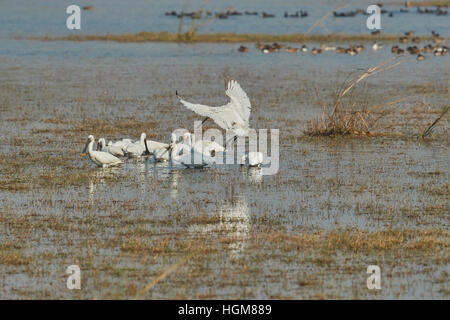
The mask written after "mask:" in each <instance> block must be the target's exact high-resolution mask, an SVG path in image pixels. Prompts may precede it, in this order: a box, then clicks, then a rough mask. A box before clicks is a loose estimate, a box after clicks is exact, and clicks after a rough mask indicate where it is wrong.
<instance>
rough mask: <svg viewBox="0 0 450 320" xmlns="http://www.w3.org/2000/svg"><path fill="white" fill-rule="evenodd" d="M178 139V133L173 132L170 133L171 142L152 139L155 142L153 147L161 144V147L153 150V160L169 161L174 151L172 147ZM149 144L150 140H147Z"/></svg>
mask: <svg viewBox="0 0 450 320" xmlns="http://www.w3.org/2000/svg"><path fill="white" fill-rule="evenodd" d="M176 140H177V136H176V134H175V133H172V134H171V135H170V144H166V143H161V142H156V141H152V142H155V144H153V145H152V148H155V147H157V146H158V145H160V146H161V147H160V148H156V149H153V152H152V153H153V160H154V161H155V162H166V161H169V160H170V156H171V153H172V149H173V148H174V146H175V143H176ZM147 145H148V141H147ZM148 150H150V148H148Z"/></svg>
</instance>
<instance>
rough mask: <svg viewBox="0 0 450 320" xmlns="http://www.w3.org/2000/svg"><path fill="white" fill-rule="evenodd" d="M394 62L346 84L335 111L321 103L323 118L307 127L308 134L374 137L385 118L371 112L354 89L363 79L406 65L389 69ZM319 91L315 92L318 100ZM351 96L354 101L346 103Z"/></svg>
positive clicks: (386, 62) (311, 121)
mask: <svg viewBox="0 0 450 320" xmlns="http://www.w3.org/2000/svg"><path fill="white" fill-rule="evenodd" d="M393 59H396V58H391V59H388V60H385V61H383V62H382V63H380V64H379V65H377V66H375V67H372V68H369V69H367V71H365V72H364V73H363V74H362V75H360V76H359V77H358V78H357V79H355V80H353V81H350V82H349V83H344V85H343V86H342V88H339V89H338V92H337V94H336V97H335V98H334V103H333V105H332V107H330V106H329V105H327V104H326V103H325V102H320V104H321V105H322V115H321V117H320V119H312V120H310V121H309V122H308V123H307V129H306V130H305V133H306V134H307V135H309V136H333V135H340V136H344V135H355V136H367V135H373V134H374V133H373V132H372V130H373V129H374V127H375V124H376V123H377V122H378V120H379V119H380V117H382V116H383V113H381V115H380V114H379V113H375V112H374V111H375V110H374V109H375V108H376V109H378V108H379V107H380V106H376V107H374V108H368V107H367V104H364V103H362V100H363V99H361V97H358V96H356V95H355V94H354V90H353V89H354V87H355V86H356V84H358V83H359V82H360V81H362V80H363V79H365V78H367V77H370V76H372V75H375V74H377V73H379V72H381V71H385V70H388V69H391V68H393V67H395V66H397V65H398V64H400V63H402V62H404V61H406V60H401V61H399V62H396V63H394V64H391V65H388V64H389V63H390V62H391V61H392V60H393ZM317 92H318V91H317V90H316V94H317V98H318V99H319V100H320V98H319V96H318V93H317ZM348 93H352V95H351V99H347V100H345V99H343V98H344V96H346V95H347V94H348Z"/></svg>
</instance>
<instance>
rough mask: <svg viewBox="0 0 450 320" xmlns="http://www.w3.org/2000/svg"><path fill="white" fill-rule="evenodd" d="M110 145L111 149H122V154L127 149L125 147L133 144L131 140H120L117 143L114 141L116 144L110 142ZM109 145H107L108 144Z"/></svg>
mask: <svg viewBox="0 0 450 320" xmlns="http://www.w3.org/2000/svg"><path fill="white" fill-rule="evenodd" d="M110 143H111V145H112V146H113V147H118V148H121V149H122V152H125V149H126V148H127V146H128V145H129V144H132V143H133V140H131V139H128V138H127V139H122V140H119V141H116V142H111V141H110ZM108 145H109V144H108Z"/></svg>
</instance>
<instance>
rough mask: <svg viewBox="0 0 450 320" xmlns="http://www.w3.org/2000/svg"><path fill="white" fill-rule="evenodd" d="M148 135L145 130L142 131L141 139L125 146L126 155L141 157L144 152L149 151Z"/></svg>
mask: <svg viewBox="0 0 450 320" xmlns="http://www.w3.org/2000/svg"><path fill="white" fill-rule="evenodd" d="M146 141H147V136H146V135H145V133H144V132H142V133H141V139H140V140H139V141H136V142H134V143H130V144H129V145H127V146H126V147H125V155H127V156H129V157H140V156H142V154H144V153H147V154H148V153H149V152H148V149H147V144H146Z"/></svg>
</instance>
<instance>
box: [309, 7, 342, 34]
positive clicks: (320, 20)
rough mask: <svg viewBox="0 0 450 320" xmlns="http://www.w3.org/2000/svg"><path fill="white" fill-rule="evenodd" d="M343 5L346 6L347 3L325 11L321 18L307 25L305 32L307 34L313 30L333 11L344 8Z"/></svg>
mask: <svg viewBox="0 0 450 320" xmlns="http://www.w3.org/2000/svg"><path fill="white" fill-rule="evenodd" d="M345 7H348V4H346V5H344V6H341V7H337V8H335V9H333V10H330V11H329V12H327V13H326V14H325V15H324V16H323V17H322V18H320V19H319V20H317V21H316V22H315V23H314V24H313V25H312V26H311V27H309V29H308V30H307V31H306V34H308V33H310V32H311V31H313V30H314V29H315V28H316V27H317V26H318V25H321V24H322V23H323V22H324V21H325V20H326V19H327V18H328V17H329V16H330V15H331V14H332V13H333V11H336V10H340V9H344V8H345Z"/></svg>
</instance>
